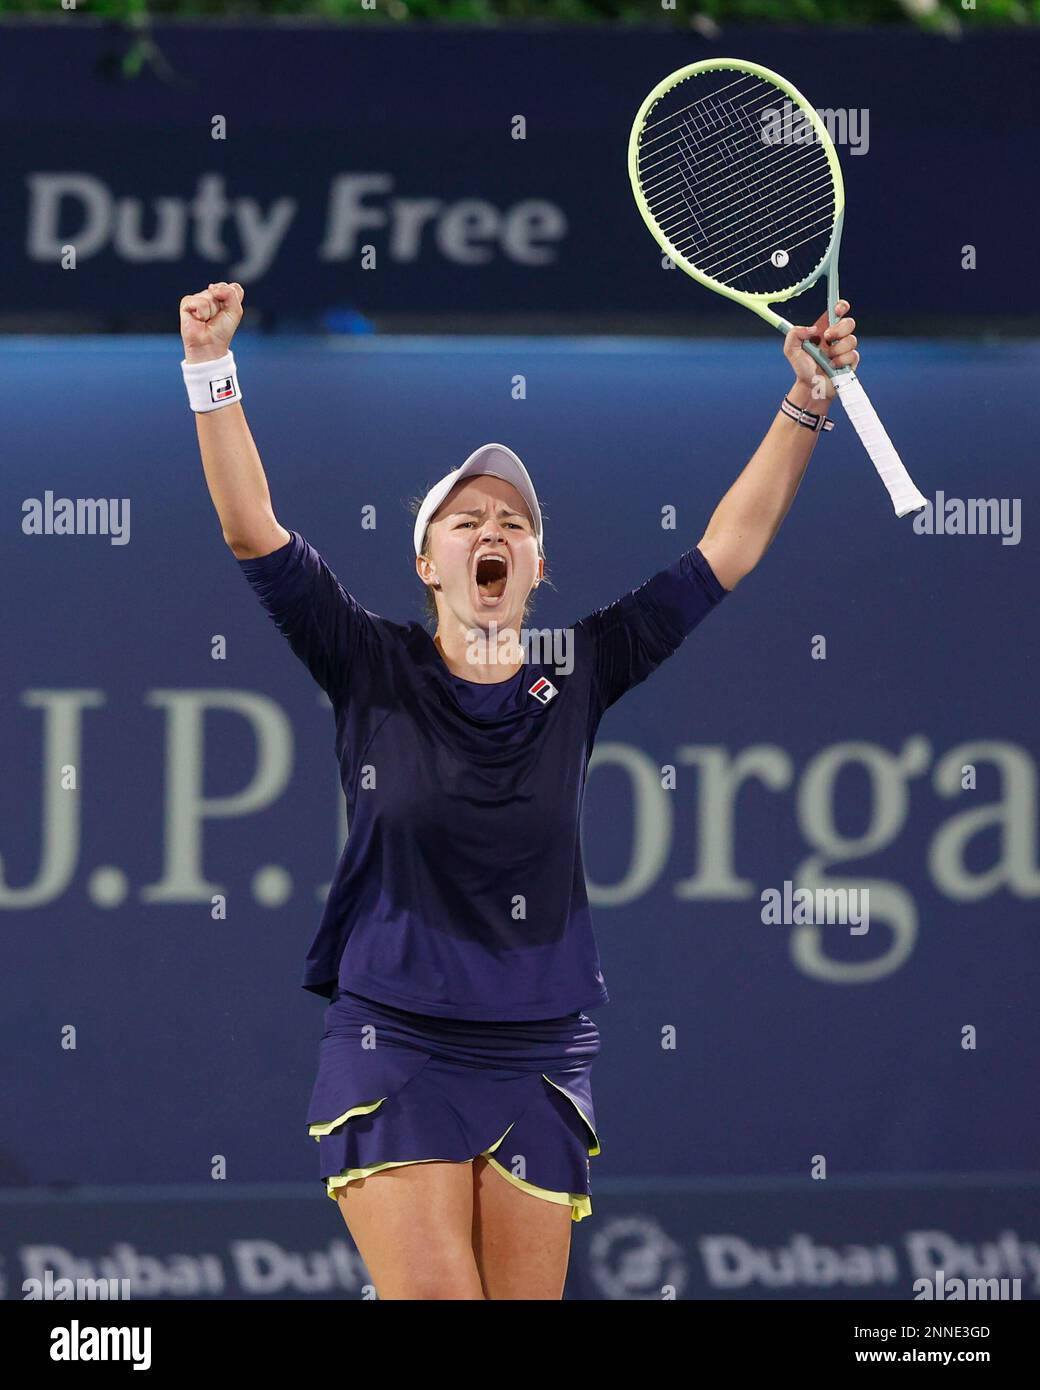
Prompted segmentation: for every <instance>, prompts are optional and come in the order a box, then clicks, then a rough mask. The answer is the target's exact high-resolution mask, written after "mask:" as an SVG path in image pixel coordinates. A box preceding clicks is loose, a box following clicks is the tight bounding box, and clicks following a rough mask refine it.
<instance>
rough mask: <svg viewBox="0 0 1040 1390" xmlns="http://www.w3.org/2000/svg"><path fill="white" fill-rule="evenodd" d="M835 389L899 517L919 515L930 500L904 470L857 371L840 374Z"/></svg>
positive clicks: (901, 461)
mask: <svg viewBox="0 0 1040 1390" xmlns="http://www.w3.org/2000/svg"><path fill="white" fill-rule="evenodd" d="M834 386H835V389H836V391H837V393H838V397H839V399H840V400H841V403H842V405H843V406H844V407H845V412H846V414H847V415H848V417H849V419H850V420H851V421H852V424H853V428H854V429H855V431H856V433H857V434H858V435H859V437H860V440H861V441H862V444H863V447H864V449H866V451H867V453H868V454H869V455H870V457H871V460H872V462H873V464H874V467H875V468H876V469H877V471H878V476H879V477H880V479H881V481H882V482H883V483H884V485H885V487H887V488H888V495H889V497H891V499H892V505H893V507H895V509H896V516H906V514H907V512H916V511H917V510H919V508H921V507H926V506H927V505H928V499H927V498H926V497H924V496H923V495H922V494H921V493H920V492H919V491H918V489H917V486H916V484H915V483H914V480H913V478H911V476H910V474H909V473H908V472H907V471H906V469H905V468H904V466H903V460H902V459H901V458H900V457H899V455H898V454H897V453H896V450H895V445H894V444H893V443H892V441H891V439H889V437H888V435H887V434H886V433H885V427H884V425H883V424H882V423H881V421H880V420H879V419H878V415H877V411H876V410H875V409H874V407H873V406H872V405H871V404H870V401H869V399H868V398H867V393H866V391H864V389H863V387H862V386H861V385H860V384H859V381H858V380H857V377H856V374H855V372H852V371H848V372H840V373H839V374H838V375H837V376H835V378H834Z"/></svg>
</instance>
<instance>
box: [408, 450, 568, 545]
mask: <svg viewBox="0 0 1040 1390" xmlns="http://www.w3.org/2000/svg"><path fill="white" fill-rule="evenodd" d="M478 474H487V475H489V476H490V477H492V478H501V479H502V481H503V482H506V483H512V485H513V486H514V487H515V488H516V490H517V492H519V494H520V496H521V497H522V498H523V499H524V502H525V503H526V505H527V510H528V512H530V514H531V521H532V523H533V525H534V533H535V535H536V536H537V537H538V542H539V544H541V540H542V513H541V511H540V510H539V507H538V498H537V496H536V494H535V490H534V483H532V482H531V477H530V474H529V473H528V471H527V469H526V468H525V467H524V465H523V464H522V463H521V462H520V460H519V459H518V458H517V456H516V454H514V453H513V451H512V449H507V448H506V446H505V445H504V444H483V445H481V447H480V448H479V449H476V450H474V452H473V453H472V454H470V456H469V458H468V459H467V460H466V462H465V463H464V464H462V465H461V467H459V468H455V469H453V470H452V471H451V472H450V473H447V474H445V476H444V477H443V478H442V479H441V480H440V482H439V483H434V485H433V487H431V488H430V490H429V492H428V493H427V494H426V496H425V498H424V499H423V504H422V506H421V507H420V508H419V515H418V516H417V517H416V518H415V531H414V536H413V538H414V541H415V553H416V555H421V554H422V543H423V539H424V537H425V535H426V528H427V526H428V525H429V524H430V522H431V520H432V519H433V517H434V515H435V514H436V512H437V510H438V508H439V507H440V506H441V503H442V502H443V501H444V499H445V498H446V497H447V495H448V493H449V492H450V491H451V490H452V488H453V487H455V485H456V484H457V483H461V482H462V480H463V478H472V477H474V476H476V475H478Z"/></svg>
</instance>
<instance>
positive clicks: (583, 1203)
mask: <svg viewBox="0 0 1040 1390" xmlns="http://www.w3.org/2000/svg"><path fill="white" fill-rule="evenodd" d="M542 1078H543V1080H545V1081H548V1082H549V1085H550V1086H552V1087H553V1088H554V1090H557V1091H559V1092H560V1094H561V1095H562V1096H567V1099H568V1100H569V1101H570V1103H571V1104H572V1105H573V1106H574V1108H575V1110H577V1112H578V1114H579V1115H580V1116H581V1118H582V1119H583V1120H584V1121H585V1124H586V1125H588V1128H589V1131H590V1132H591V1134H592V1137H593V1147H592V1148H590V1149H589V1157H590V1158H595V1156H596V1155H597V1154H598V1153H599V1152H600V1144H599V1136H598V1135H597V1134H596V1131H595V1129H593V1127H592V1124H591V1122H590V1120H589V1117H588V1116H587V1115H586V1114H585V1112H584V1110H582V1108H581V1106H580V1105H579V1104H578V1103H577V1101H576V1100H574V1098H573V1097H572V1096H569V1095H567V1092H566V1091H565V1090H564V1089H563V1088H562V1087H561V1086H557V1085H556V1082H555V1081H550V1080H549V1077H547V1076H546V1075H545V1073H544V1072H542ZM384 1100H386V1096H381V1097H380V1099H379V1100H375V1101H372V1102H371V1103H370V1104H368V1105H355V1106H353V1107H352V1108H351V1109H350V1110H345V1111H344V1112H343V1114H342V1115H338V1116H337V1117H336V1119H334V1120H329V1121H327V1122H325V1123H323V1124H314V1125H310V1126H309V1127H308V1131H307V1132H308V1133H309V1134H310V1135H311V1136H312V1137H313V1138H314V1139H315V1140H318V1141H320V1140H321V1137H322V1135H324V1134H331V1133H332V1131H333V1130H334V1129H336V1128H338V1126H339V1125H341V1124H343V1123H344V1122H345V1121H347V1120H349V1119H352V1118H353V1117H354V1116H355V1115H370V1114H371V1113H372V1111H373V1110H378V1109H379V1107H380V1106H381V1105H382V1103H383V1101H384ZM512 1128H513V1126H512V1125H510V1126H509V1129H507V1130H506V1132H505V1134H503V1135H502V1137H501V1138H500V1139H496V1140H495V1142H494V1143H493V1144H492V1145H491V1147H490V1148H488V1149H485V1150H484V1151H483V1153H482V1155H481V1157H482V1158H486V1159H487V1161H488V1162H489V1163H490V1164H491V1166H492V1167H493V1168H495V1169H496V1170H497V1171H498V1172H499V1173H501V1174H502V1176H503V1177H504V1178H505V1179H506V1180H507V1181H508V1182H511V1183H512V1184H513V1186H514V1187H518V1188H520V1190H521V1191H522V1192H529V1193H530V1194H531V1195H532V1196H533V1197H541V1198H542V1199H543V1200H544V1201H547V1202H558V1203H559V1204H560V1205H561V1206H567V1205H569V1206H570V1209H571V1219H572V1220H574V1221H581V1220H582V1218H583V1217H586V1216H591V1214H592V1201H591V1199H590V1198H589V1196H588V1194H587V1193H577V1192H551V1191H550V1190H549V1189H548V1188H546V1187H536V1186H535V1185H534V1183H530V1182H526V1181H525V1180H524V1179H523V1178H518V1177H517V1176H516V1174H515V1173H511V1172H510V1171H509V1169H508V1168H505V1167H503V1166H502V1164H501V1163H499V1162H498V1160H497V1159H496V1158H492V1154H493V1153H494V1151H495V1150H496V1149H497V1148H498V1147H499V1145H500V1144H501V1143H502V1141H503V1140H504V1139H505V1138H506V1135H508V1133H509V1130H510V1129H512ZM450 1161H451V1160H449V1159H442V1158H405V1159H398V1160H394V1161H391V1162H389V1163H374V1164H373V1165H372V1166H371V1167H370V1168H344V1170H343V1171H342V1172H341V1173H339V1174H338V1175H337V1176H336V1177H334V1178H326V1179H325V1191H326V1193H327V1194H328V1196H329V1197H331V1198H332V1200H333V1201H336V1200H337V1198H336V1188H337V1187H345V1186H346V1185H347V1184H348V1183H351V1182H358V1181H359V1180H360V1179H362V1178H367V1177H371V1175H372V1174H373V1173H381V1172H382V1171H383V1170H384V1169H385V1168H406V1167H408V1165H409V1164H412V1163H447V1162H450Z"/></svg>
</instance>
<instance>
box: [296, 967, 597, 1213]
mask: <svg viewBox="0 0 1040 1390" xmlns="http://www.w3.org/2000/svg"><path fill="white" fill-rule="evenodd" d="M599 1051H600V1037H599V1030H598V1029H597V1027H596V1025H595V1024H594V1023H593V1022H592V1020H591V1019H590V1018H588V1017H587V1016H586V1015H585V1014H583V1013H581V1012H578V1013H573V1014H568V1015H566V1016H565V1017H563V1018H552V1019H541V1020H538V1021H537V1022H519V1023H514V1022H510V1023H488V1022H471V1021H469V1020H461V1019H453V1018H434V1017H431V1016H429V1015H427V1014H415V1013H411V1012H408V1011H406V1010H403V1009H395V1008H391V1007H390V1006H389V1005H387V1004H379V1003H376V1002H375V1001H374V1000H371V999H365V998H362V997H361V996H360V995H357V994H351V993H349V992H346V991H340V990H336V992H335V993H334V994H333V997H332V1002H331V1003H330V1004H329V1006H328V1008H327V1009H326V1011H325V1031H324V1033H323V1034H322V1039H321V1044H320V1047H319V1053H318V1076H317V1080H316V1081H315V1083H314V1090H313V1093H312V1095H311V1103H310V1108H309V1110H308V1112H307V1124H308V1127H309V1133H310V1134H311V1135H313V1136H314V1138H315V1139H316V1140H317V1141H318V1147H319V1151H320V1164H321V1168H320V1171H321V1178H322V1181H323V1182H324V1183H325V1190H326V1192H327V1193H328V1195H329V1196H330V1197H331V1198H333V1200H335V1198H336V1190H337V1188H340V1187H342V1186H344V1185H345V1184H346V1183H351V1182H356V1181H358V1180H360V1179H361V1178H366V1177H368V1176H369V1175H370V1174H371V1173H378V1172H379V1171H381V1170H382V1169H383V1168H395V1167H400V1166H403V1165H404V1164H406V1163H423V1162H433V1161H440V1162H448V1163H461V1162H465V1161H466V1160H468V1159H472V1158H476V1157H477V1156H478V1155H483V1157H485V1158H486V1159H487V1160H488V1162H489V1163H491V1164H492V1165H493V1166H494V1167H495V1168H496V1169H497V1170H498V1171H499V1172H500V1173H501V1174H502V1175H503V1177H505V1178H507V1179H509V1181H510V1182H512V1183H514V1184H515V1185H516V1186H517V1187H519V1188H521V1189H522V1190H523V1191H525V1192H529V1193H531V1194H532V1195H534V1196H537V1197H542V1198H544V1199H545V1200H546V1201H549V1202H558V1203H561V1204H563V1205H569V1206H570V1208H571V1217H572V1219H573V1220H574V1221H580V1220H581V1219H582V1218H583V1217H585V1216H588V1215H590V1213H591V1211H592V1202H591V1199H590V1195H589V1193H590V1185H589V1158H590V1157H592V1156H594V1155H595V1154H598V1153H599V1151H600V1148H599V1141H598V1139H597V1138H596V1129H595V1125H596V1118H595V1114H594V1113H593V1108H592V1087H591V1080H590V1073H591V1070H592V1061H593V1058H595V1057H596V1056H597V1055H598V1053H599Z"/></svg>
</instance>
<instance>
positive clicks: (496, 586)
mask: <svg viewBox="0 0 1040 1390" xmlns="http://www.w3.org/2000/svg"><path fill="white" fill-rule="evenodd" d="M474 578H475V579H476V581H477V589H478V590H479V591H480V596H481V598H483V599H486V600H488V601H489V602H490V601H494V600H497V599H500V598H501V597H502V595H503V594H504V593H505V591H506V580H507V579H508V578H509V571H508V567H507V565H506V560H505V556H504V555H483V556H481V558H480V559H479V560H478V561H477V567H476V570H475V571H474Z"/></svg>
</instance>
